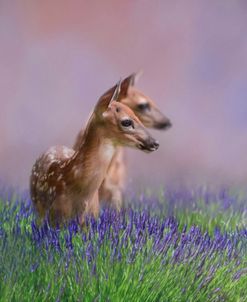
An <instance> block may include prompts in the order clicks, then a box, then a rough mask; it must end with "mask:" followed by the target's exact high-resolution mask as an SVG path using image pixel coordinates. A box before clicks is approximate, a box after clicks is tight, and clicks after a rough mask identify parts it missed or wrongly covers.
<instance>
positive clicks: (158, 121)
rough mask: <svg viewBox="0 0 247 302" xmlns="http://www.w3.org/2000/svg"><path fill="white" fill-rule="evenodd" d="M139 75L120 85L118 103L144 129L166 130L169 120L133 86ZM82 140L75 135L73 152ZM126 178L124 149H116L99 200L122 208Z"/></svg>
mask: <svg viewBox="0 0 247 302" xmlns="http://www.w3.org/2000/svg"><path fill="white" fill-rule="evenodd" d="M138 77H139V74H138V73H137V74H132V75H130V76H129V77H127V78H126V79H125V80H124V81H123V82H122V85H121V91H120V95H119V101H120V102H121V103H122V104H125V105H127V106H128V107H129V108H131V109H132V110H133V112H134V113H135V115H136V116H137V117H138V118H139V119H140V121H141V122H142V123H143V124H144V126H145V127H148V128H155V129H163V130H165V129H168V128H170V127H171V122H170V120H169V119H168V118H167V117H166V116H165V115H163V114H162V113H161V111H160V110H159V109H158V108H157V106H156V105H155V103H154V102H153V101H152V100H151V98H149V97H148V96H146V95H144V94H143V93H142V92H141V91H139V90H137V89H136V88H135V87H134V85H135V82H136V80H137V78H138ZM83 139H84V130H83V129H82V130H81V131H80V132H79V134H78V135H77V138H76V142H75V144H74V146H73V149H74V150H78V148H79V146H80V145H81V142H82V140H83ZM125 178H126V163H125V156H124V149H123V148H122V147H121V146H120V147H118V148H116V150H115V152H114V155H113V158H112V161H111V163H110V165H109V168H108V171H107V174H106V177H105V179H104V181H103V183H102V185H101V186H100V189H99V199H100V201H104V202H107V203H109V204H110V205H113V206H114V207H115V208H117V209H118V210H119V209H120V208H121V207H122V203H123V202H122V200H123V197H122V195H123V191H124V184H125Z"/></svg>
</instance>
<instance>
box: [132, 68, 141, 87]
mask: <svg viewBox="0 0 247 302" xmlns="http://www.w3.org/2000/svg"><path fill="white" fill-rule="evenodd" d="M142 75H143V70H142V69H140V70H139V71H137V72H136V73H134V77H133V82H132V86H134V85H135V84H136V83H137V81H138V80H139V79H140V77H141V76H142Z"/></svg>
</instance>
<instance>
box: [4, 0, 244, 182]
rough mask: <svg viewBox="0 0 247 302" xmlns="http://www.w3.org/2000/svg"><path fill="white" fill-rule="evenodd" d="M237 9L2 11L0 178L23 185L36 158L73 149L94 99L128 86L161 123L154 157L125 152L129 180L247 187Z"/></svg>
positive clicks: (84, 5)
mask: <svg viewBox="0 0 247 302" xmlns="http://www.w3.org/2000/svg"><path fill="white" fill-rule="evenodd" d="M246 28H247V5H246V2H245V1H230V0H229V1H227V0H226V1H225V0H221V1H206V0H205V1H186V2H185V1H181V2H177V1H164V0H160V1H144V0H142V1H138V0H136V1H121V2H120V1H96V2H94V1H91V3H90V2H89V1H88V2H86V1H61V0H60V1H38V2H36V1H24V2H22V3H21V2H17V1H4V0H2V1H1V2H0V66H1V68H0V100H1V111H0V138H1V147H0V178H1V179H3V180H4V181H5V182H7V183H10V184H13V185H20V186H23V187H27V185H28V177H29V174H30V170H31V166H32V164H33V163H34V161H35V159H36V158H37V157H38V156H39V155H40V154H41V153H42V152H43V151H45V150H46V149H47V148H48V147H49V146H51V145H57V144H64V145H68V146H71V145H72V143H73V141H74V138H75V136H76V134H77V132H78V130H79V129H80V127H81V126H82V125H83V124H84V122H85V120H86V118H87V116H88V114H89V112H90V111H91V109H92V107H93V106H94V104H95V102H96V101H97V99H98V97H99V96H100V95H101V94H102V93H103V92H104V91H106V90H107V89H108V88H109V87H111V86H112V85H113V84H114V83H115V82H116V81H118V79H119V78H120V77H125V76H127V75H128V74H130V73H132V72H133V71H137V70H139V69H140V68H142V69H143V70H144V75H143V77H142V78H141V79H140V81H139V83H138V84H137V87H138V88H140V89H141V90H142V91H143V92H144V93H146V94H147V95H149V96H151V97H152V98H153V99H154V100H155V101H156V102H157V104H158V106H159V107H160V108H161V109H162V111H163V112H164V113H165V114H166V115H167V116H168V117H170V119H171V121H172V123H173V128H172V129H170V130H169V131H168V132H158V131H153V134H154V135H155V136H156V137H157V139H158V140H159V141H160V144H161V146H160V149H159V150H158V151H157V152H156V153H153V154H150V155H146V154H143V153H141V152H140V151H135V150H133V151H132V150H131V151H129V154H128V157H129V167H130V173H129V179H128V181H131V180H132V181H133V182H134V183H137V182H142V183H143V184H150V185H154V184H155V183H156V184H165V183H180V182H182V183H199V184H202V183H205V182H207V183H213V184H215V183H227V184H228V183H230V184H244V183H245V182H246V180H247V156H246V155H247V135H246V133H247V132H246V131H247V35H246Z"/></svg>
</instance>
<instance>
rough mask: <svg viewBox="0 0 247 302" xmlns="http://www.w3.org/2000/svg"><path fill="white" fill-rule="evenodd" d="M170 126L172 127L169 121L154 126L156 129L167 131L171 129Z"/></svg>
mask: <svg viewBox="0 0 247 302" xmlns="http://www.w3.org/2000/svg"><path fill="white" fill-rule="evenodd" d="M171 126H172V123H171V121H170V120H165V121H163V122H160V123H156V124H155V128H156V129H162V130H166V129H169V128H171Z"/></svg>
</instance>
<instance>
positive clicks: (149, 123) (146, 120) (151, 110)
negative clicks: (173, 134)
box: [120, 73, 172, 130]
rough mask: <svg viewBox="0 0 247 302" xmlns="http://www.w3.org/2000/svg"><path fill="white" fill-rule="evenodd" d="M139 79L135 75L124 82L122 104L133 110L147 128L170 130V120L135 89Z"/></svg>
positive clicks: (137, 75) (149, 99)
mask: <svg viewBox="0 0 247 302" xmlns="http://www.w3.org/2000/svg"><path fill="white" fill-rule="evenodd" d="M138 77H139V74H134V73H133V74H132V75H130V76H129V77H127V78H126V79H124V80H123V82H122V85H121V87H122V89H121V93H120V97H121V103H123V104H125V105H127V106H128V107H129V108H131V109H132V110H133V111H134V113H135V115H136V116H137V117H138V118H139V119H140V120H141V122H142V123H143V124H144V126H145V127H148V128H155V129H164V130H165V129H168V128H170V127H171V125H172V124H171V122H170V120H169V119H168V118H167V117H166V116H165V115H164V114H163V113H162V112H161V111H160V110H159V109H158V107H157V106H156V105H155V103H154V101H153V100H151V98H150V97H148V96H146V95H144V94H143V93H142V92H141V91H139V90H137V89H136V88H135V87H134V85H135V82H136V80H137V78H138Z"/></svg>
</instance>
